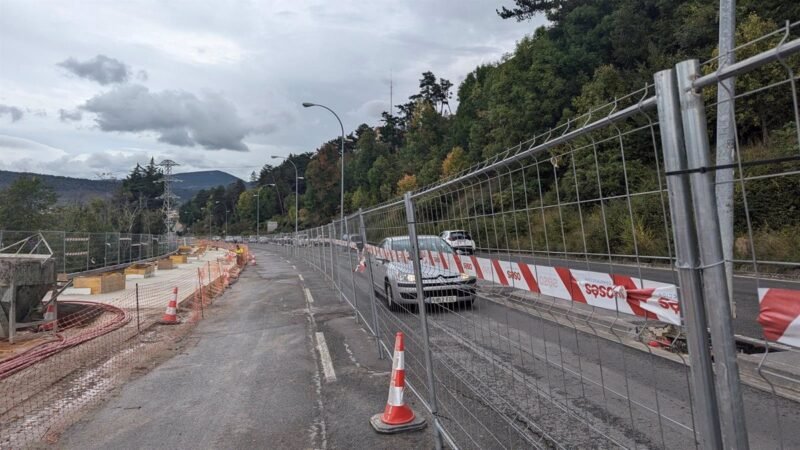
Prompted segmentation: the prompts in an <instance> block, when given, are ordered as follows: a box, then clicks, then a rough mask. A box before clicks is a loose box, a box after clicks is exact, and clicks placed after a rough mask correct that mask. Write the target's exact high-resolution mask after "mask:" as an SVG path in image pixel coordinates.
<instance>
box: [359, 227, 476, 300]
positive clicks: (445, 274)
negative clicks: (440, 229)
mask: <svg viewBox="0 0 800 450" xmlns="http://www.w3.org/2000/svg"><path fill="white" fill-rule="evenodd" d="M417 241H418V242H419V249H420V251H421V252H425V251H431V252H435V253H450V254H452V252H453V250H451V249H450V247H448V246H447V244H445V242H444V241H443V240H442V239H441V238H439V237H438V236H418V237H417ZM410 245H411V244H410V240H409V238H408V236H394V237H389V238H386V239H384V240H383V241H382V242H381V243H380V244H379V245H378V247H379V248H382V249H385V250H388V251H392V250H394V251H397V252H408V251H409V250H410V249H411V247H410ZM370 260H371V261H372V265H373V266H372V267H373V274H374V282H375V286H374V289H375V291H376V292H378V293H380V294H383V296H384V297H385V298H386V301H387V303H388V304H389V308H390V309H395V308H396V306H397V305H416V304H417V284H416V277H415V275H414V266H413V265H412V263H411V262H410V261H409V262H403V261H392V260H388V259H386V258H385V257H384V255H383V254H378V255H376V256H375V257H373V258H370ZM476 282H477V280H476V278H475V277H473V276H471V275H468V274H466V273H459V272H456V271H453V270H448V269H443V268H441V267H438V266H437V267H434V266H429V265H425V266H424V267H423V273H422V286H423V291H424V292H425V298H424V302H425V303H426V304H443V303H449V304H457V303H461V304H463V305H466V306H472V303H473V302H474V301H475V287H476V286H475V284H476Z"/></svg>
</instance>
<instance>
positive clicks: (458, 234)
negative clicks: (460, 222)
mask: <svg viewBox="0 0 800 450" xmlns="http://www.w3.org/2000/svg"><path fill="white" fill-rule="evenodd" d="M461 239H467V240H472V237H471V236H470V235H469V233H467V232H466V231H452V232H450V240H451V241H458V240H461Z"/></svg>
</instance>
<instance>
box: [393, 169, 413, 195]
mask: <svg viewBox="0 0 800 450" xmlns="http://www.w3.org/2000/svg"><path fill="white" fill-rule="evenodd" d="M416 188H417V177H416V176H415V175H410V174H405V175H403V178H401V179H400V181H398V182H397V191H398V192H399V193H401V194H404V193H406V192H409V191H413V190H414V189H416Z"/></svg>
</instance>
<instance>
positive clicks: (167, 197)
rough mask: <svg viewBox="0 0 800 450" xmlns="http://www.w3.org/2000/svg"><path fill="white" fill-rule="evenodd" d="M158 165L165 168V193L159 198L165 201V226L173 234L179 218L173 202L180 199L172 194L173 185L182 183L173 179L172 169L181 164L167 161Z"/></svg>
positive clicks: (163, 207)
mask: <svg viewBox="0 0 800 450" xmlns="http://www.w3.org/2000/svg"><path fill="white" fill-rule="evenodd" d="M158 165H159V166H160V167H162V168H163V175H162V177H161V182H162V183H164V193H163V194H161V196H160V197H159V198H160V199H162V200H163V203H162V210H163V211H164V224H165V225H166V226H167V233H173V232H174V231H175V223H176V222H177V218H178V212H177V211H176V210H175V209H173V204H174V202H173V200H177V199H178V198H179V197H178V196H177V195H175V194H173V193H172V183H176V182H180V181H181V180H176V179H175V178H173V174H172V168H173V167H175V166H179V165H180V164H178V163H176V162H175V161H173V160H171V159H165V160H163V161H161V162H160V163H158Z"/></svg>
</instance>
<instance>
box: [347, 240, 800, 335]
mask: <svg viewBox="0 0 800 450" xmlns="http://www.w3.org/2000/svg"><path fill="white" fill-rule="evenodd" d="M338 242H340V243H341V244H340V245H342V246H348V245H349V246H350V247H355V244H353V243H349V244H348V243H347V242H346V241H338ZM365 250H366V251H367V252H369V253H371V254H373V255H375V256H378V257H380V258H384V259H388V260H391V261H393V262H403V263H408V262H410V261H411V258H410V255H409V254H408V252H399V251H396V250H388V249H384V248H379V247H376V246H374V245H366V246H365ZM421 257H422V258H421V261H422V263H423V264H424V265H431V266H434V267H441V268H443V269H448V270H452V271H453V272H460V273H466V274H469V275H472V276H474V277H476V278H477V279H479V280H483V281H486V282H490V283H496V284H499V285H502V286H508V287H511V288H515V289H520V290H524V291H529V292H534V293H537V294H543V295H548V296H551V297H555V298H560V299H564V300H571V301H574V302H579V303H585V304H588V305H592V306H595V307H598V308H603V309H608V310H612V311H619V312H621V313H624V314H630V315H634V316H638V317H644V318H648V319H656V320H660V321H662V322H667V323H671V324H674V325H681V324H682V321H681V313H680V302H679V299H678V289H677V287H676V286H675V285H673V284H669V283H662V282H658V281H651V280H641V279H639V278H635V277H632V276H629V275H620V274H608V273H603V272H593V271H586V270H577V269H570V268H567V267H551V266H542V265H536V264H527V263H524V262H513V261H504V260H498V259H490V258H483V257H478V256H465V255H456V254H451V253H437V252H431V251H429V250H425V251H423V252H422V255H421ZM758 300H759V304H760V313H759V316H758V323H759V324H761V326H762V327H763V329H764V337H765V338H766V339H768V340H770V341H774V342H779V343H781V344H786V345H791V346H794V347H800V290H791V289H776V288H768V289H759V290H758Z"/></svg>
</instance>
